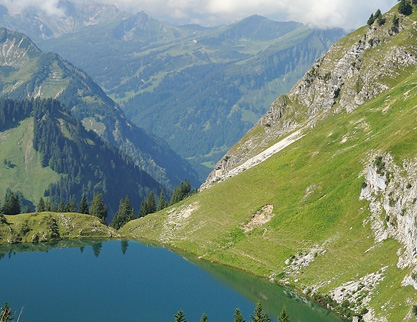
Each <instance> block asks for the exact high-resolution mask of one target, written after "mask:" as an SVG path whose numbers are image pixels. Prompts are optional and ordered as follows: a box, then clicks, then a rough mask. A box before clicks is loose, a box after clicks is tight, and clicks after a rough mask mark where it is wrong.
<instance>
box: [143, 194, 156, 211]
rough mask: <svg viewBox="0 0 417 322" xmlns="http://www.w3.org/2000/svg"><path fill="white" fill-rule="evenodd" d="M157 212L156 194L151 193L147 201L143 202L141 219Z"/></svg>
mask: <svg viewBox="0 0 417 322" xmlns="http://www.w3.org/2000/svg"><path fill="white" fill-rule="evenodd" d="M155 211H156V205H155V194H154V193H153V191H151V192H150V193H149V195H148V197H147V198H146V200H145V201H142V202H141V205H140V210H139V217H145V216H146V215H149V214H152V213H154V212H155Z"/></svg>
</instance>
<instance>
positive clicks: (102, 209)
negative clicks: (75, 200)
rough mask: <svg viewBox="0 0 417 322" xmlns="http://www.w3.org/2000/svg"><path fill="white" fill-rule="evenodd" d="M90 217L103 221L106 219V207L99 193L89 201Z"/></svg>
mask: <svg viewBox="0 0 417 322" xmlns="http://www.w3.org/2000/svg"><path fill="white" fill-rule="evenodd" d="M90 215H92V216H96V217H98V218H100V219H101V220H103V221H105V220H106V218H107V207H106V205H105V204H104V202H103V196H102V194H101V193H96V194H95V195H94V197H93V201H91V206H90Z"/></svg>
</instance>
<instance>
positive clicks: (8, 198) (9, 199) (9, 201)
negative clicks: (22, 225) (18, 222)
mask: <svg viewBox="0 0 417 322" xmlns="http://www.w3.org/2000/svg"><path fill="white" fill-rule="evenodd" d="M2 212H3V213H4V214H6V215H17V214H20V212H21V208H20V200H19V195H18V194H15V193H13V192H10V191H7V192H6V195H5V196H4V203H3V208H2Z"/></svg>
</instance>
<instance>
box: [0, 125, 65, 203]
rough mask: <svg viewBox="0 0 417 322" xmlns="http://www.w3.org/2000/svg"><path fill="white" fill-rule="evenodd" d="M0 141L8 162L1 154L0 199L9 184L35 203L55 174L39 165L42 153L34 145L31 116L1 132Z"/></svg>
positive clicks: (54, 178)
mask: <svg viewBox="0 0 417 322" xmlns="http://www.w3.org/2000/svg"><path fill="white" fill-rule="evenodd" d="M0 145H1V155H2V156H7V158H6V159H7V161H10V163H11V166H8V165H6V164H4V160H5V158H4V157H3V158H0V182H1V183H2V184H1V187H0V198H1V199H3V196H4V194H5V190H4V189H5V188H6V187H9V188H10V189H11V190H12V191H13V192H17V191H20V192H21V193H22V194H23V196H24V197H25V198H26V199H28V200H30V201H32V202H34V203H37V202H38V201H39V198H40V197H42V196H43V192H44V191H45V189H46V188H48V186H49V184H50V183H51V182H55V181H56V180H57V178H58V176H57V174H56V173H55V172H54V171H53V170H52V169H51V168H50V167H45V168H44V167H42V165H41V156H40V154H39V153H38V152H36V151H35V150H34V149H33V118H32V117H31V118H27V119H26V120H24V121H22V122H21V123H20V125H19V126H18V127H14V128H12V129H9V130H7V131H4V132H1V133H0ZM16 147H17V148H16ZM29 182H30V184H28V183H29ZM2 188H3V189H2Z"/></svg>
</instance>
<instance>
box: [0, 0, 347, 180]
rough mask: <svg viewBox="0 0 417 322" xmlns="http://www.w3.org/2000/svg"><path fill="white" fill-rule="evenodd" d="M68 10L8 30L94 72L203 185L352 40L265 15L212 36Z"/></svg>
mask: <svg viewBox="0 0 417 322" xmlns="http://www.w3.org/2000/svg"><path fill="white" fill-rule="evenodd" d="M60 7H61V9H62V10H63V11H64V12H65V16H63V17H58V16H56V17H51V16H46V15H45V14H44V13H42V12H37V11H34V10H26V11H22V12H21V13H19V14H13V15H12V14H9V13H8V12H7V9H6V8H3V9H2V10H0V12H2V13H1V15H2V18H1V19H2V24H3V25H4V26H5V27H8V28H11V29H13V30H18V31H21V32H25V33H26V34H27V35H29V36H30V37H31V38H32V39H34V40H35V41H36V43H37V45H38V46H40V48H42V49H44V50H46V51H54V52H57V53H59V54H60V55H62V56H63V57H64V58H66V59H68V60H69V61H71V62H72V63H73V64H75V65H76V66H77V67H80V68H81V69H83V70H85V71H86V72H87V73H88V74H89V75H91V76H92V77H93V79H94V80H95V81H96V82H97V83H98V84H99V85H100V86H101V87H102V88H103V89H104V91H105V92H106V93H107V94H108V95H109V96H110V97H111V98H112V99H114V100H115V101H116V102H117V103H118V104H119V105H120V106H121V107H122V108H123V109H124V111H125V112H126V115H127V117H128V118H129V119H131V120H132V121H133V122H134V123H135V124H137V125H138V126H140V127H142V128H144V129H146V130H148V131H150V132H152V133H154V134H156V135H157V136H159V137H161V138H163V139H165V140H166V141H167V142H168V143H169V145H170V146H171V147H172V148H173V149H174V150H175V151H176V152H177V153H178V154H179V155H181V156H182V157H183V158H186V159H188V160H189V161H190V162H191V163H192V165H193V167H194V168H195V169H196V170H197V171H198V173H199V178H200V180H204V179H205V177H206V175H207V174H208V173H209V172H210V171H211V170H212V168H213V167H214V164H215V163H216V162H217V161H218V160H219V159H220V157H221V156H222V155H223V154H224V153H225V152H226V151H227V150H228V149H229V148H230V147H231V146H232V145H233V144H234V143H235V142H236V141H237V140H238V139H239V138H240V137H241V136H242V135H243V134H244V133H245V132H246V131H247V130H248V129H249V128H251V127H252V126H253V124H254V123H255V122H256V121H257V120H258V119H259V118H260V117H261V116H262V115H263V114H264V113H265V111H266V110H267V109H268V107H269V106H270V104H271V103H272V102H273V100H274V99H275V98H276V97H277V96H279V95H280V94H283V93H284V92H286V91H287V90H288V89H289V88H291V86H292V85H293V84H294V83H295V82H296V81H297V79H298V78H300V77H301V76H302V75H303V74H304V73H305V71H306V70H307V68H308V67H309V66H310V65H311V64H312V63H313V62H314V60H315V59H317V58H318V57H319V56H320V55H321V54H322V53H324V52H325V51H326V50H327V49H328V48H329V47H330V45H331V44H332V43H334V42H335V41H336V40H338V39H340V38H341V37H342V36H343V35H344V34H345V33H344V31H342V30H340V29H329V30H316V29H312V28H309V27H307V26H304V25H302V24H300V23H296V22H284V23H283V22H276V21H272V20H269V19H267V18H264V17H261V16H256V15H255V16H251V17H248V18H246V19H244V20H242V21H239V22H237V23H234V24H231V25H228V26H220V27H214V28H205V27H201V26H198V25H186V26H172V25H168V24H164V23H162V22H159V21H157V20H155V19H152V18H151V17H149V16H148V15H146V14H145V13H144V12H139V13H137V14H131V13H125V12H121V11H119V10H118V9H117V8H116V7H114V6H111V5H101V4H89V5H86V4H77V3H72V2H70V1H61V2H60Z"/></svg>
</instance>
